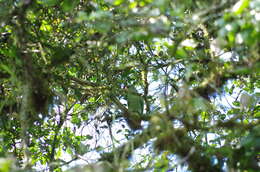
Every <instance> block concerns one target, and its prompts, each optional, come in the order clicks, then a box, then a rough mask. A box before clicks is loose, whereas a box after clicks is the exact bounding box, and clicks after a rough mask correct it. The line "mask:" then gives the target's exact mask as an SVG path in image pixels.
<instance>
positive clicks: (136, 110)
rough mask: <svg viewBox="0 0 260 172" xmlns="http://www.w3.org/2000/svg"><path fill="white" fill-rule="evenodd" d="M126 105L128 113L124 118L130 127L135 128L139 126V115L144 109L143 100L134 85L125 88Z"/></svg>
mask: <svg viewBox="0 0 260 172" xmlns="http://www.w3.org/2000/svg"><path fill="white" fill-rule="evenodd" d="M127 105H128V111H129V115H128V118H127V119H126V121H127V123H128V125H129V126H130V128H132V129H134V130H136V129H140V128H142V127H141V116H142V115H143V110H144V100H143V98H142V96H141V95H140V94H139V93H138V92H137V90H136V89H135V87H134V86H130V87H129V88H127Z"/></svg>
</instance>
